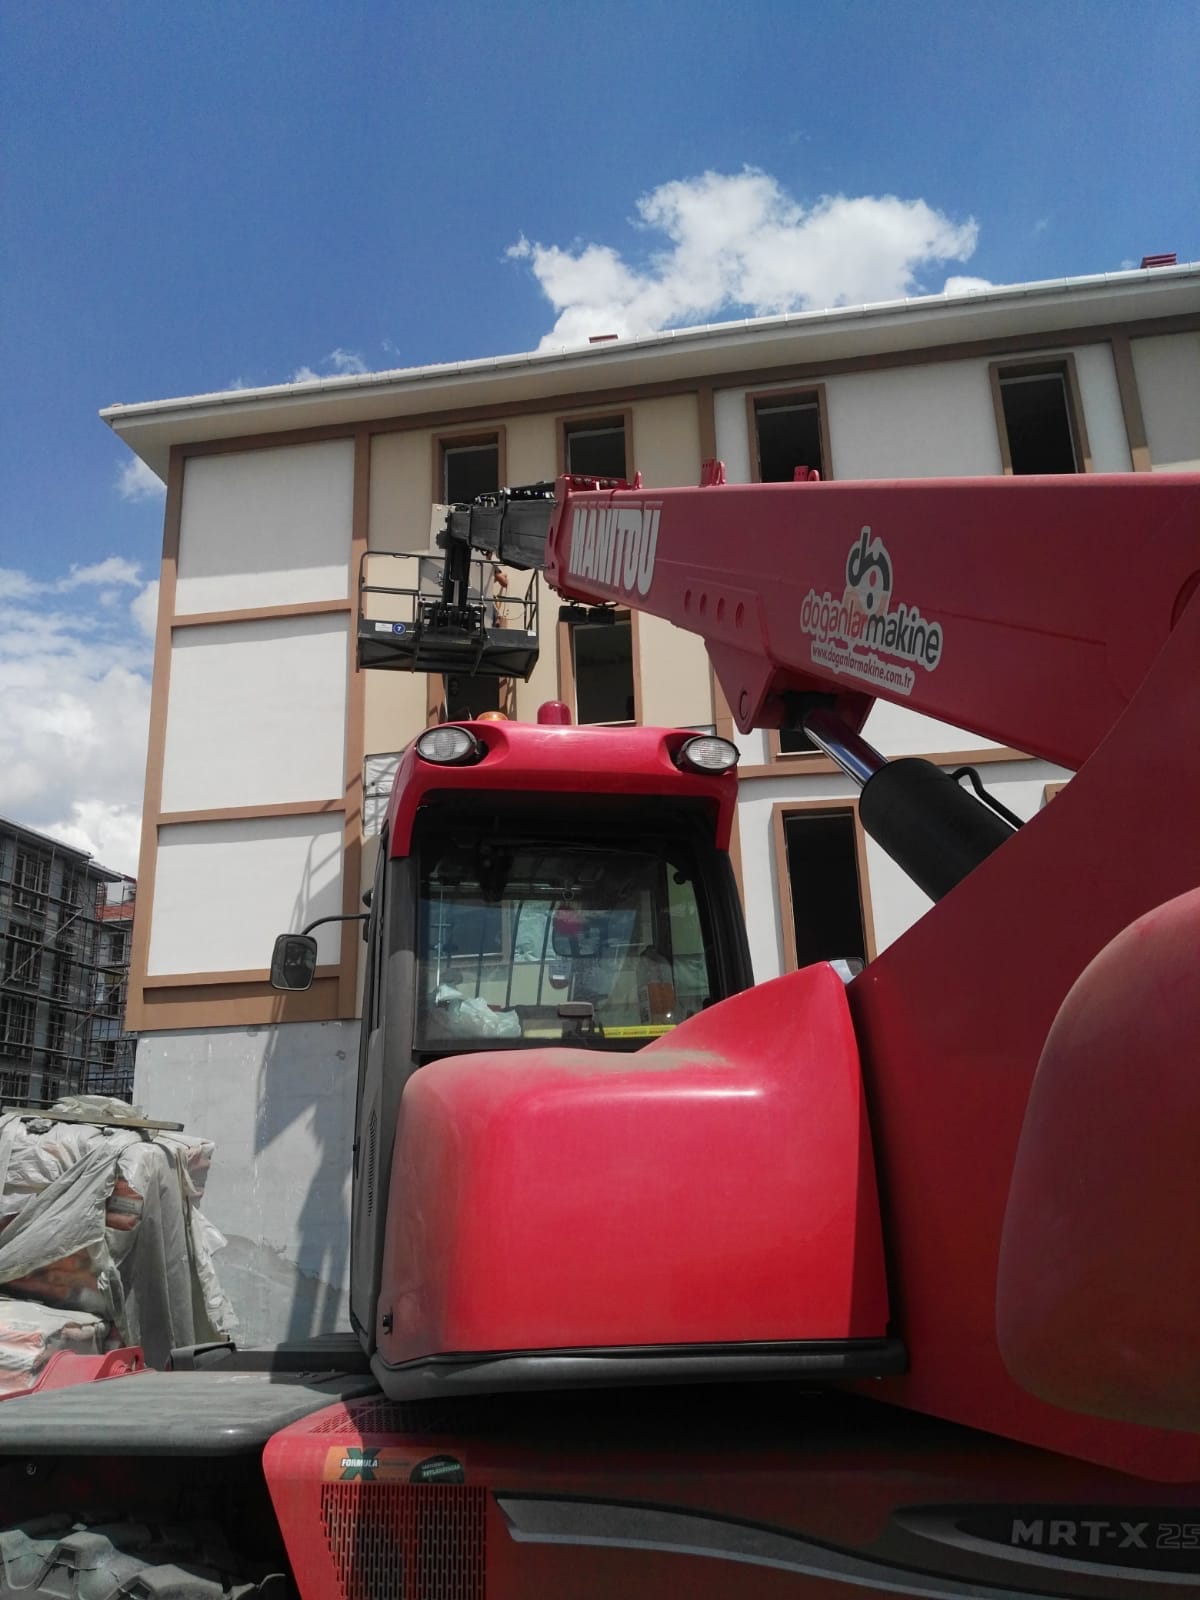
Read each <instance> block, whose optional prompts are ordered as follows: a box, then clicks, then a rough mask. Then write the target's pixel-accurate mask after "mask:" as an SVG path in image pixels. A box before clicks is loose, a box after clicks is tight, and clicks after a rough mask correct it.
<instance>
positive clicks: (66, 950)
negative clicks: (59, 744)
mask: <svg viewBox="0 0 1200 1600" xmlns="http://www.w3.org/2000/svg"><path fill="white" fill-rule="evenodd" d="M134 889H135V886H134V883H133V881H132V880H131V879H129V878H124V877H122V875H121V874H120V873H117V872H110V871H108V870H107V868H105V867H101V866H98V865H97V864H96V863H95V862H94V861H93V860H92V858H91V857H90V856H88V855H86V854H85V853H84V852H83V851H81V850H74V849H72V848H71V847H70V846H68V845H64V844H60V843H59V842H58V841H57V840H56V839H51V838H49V837H47V835H45V834H43V833H37V832H35V831H34V830H33V829H32V828H23V827H21V826H20V825H19V824H18V823H14V822H8V821H6V820H5V819H3V818H0V950H2V952H3V967H2V968H0V1104H3V1105H10V1106H11V1105H22V1106H29V1105H50V1104H52V1103H53V1102H54V1101H55V1100H57V1099H59V1098H60V1097H61V1096H62V1095H65V1094H79V1093H83V1094H106V1095H114V1096H116V1097H118V1098H119V1099H122V1100H128V1099H130V1098H131V1096H132V1093H133V1066H134V1051H135V1042H136V1041H135V1039H134V1036H133V1035H132V1034H130V1033H128V1032H126V1030H125V1022H124V1012H125V1002H126V999H127V991H128V977H129V957H130V952H131V950H132V934H133V917H134V905H135V893H134Z"/></svg>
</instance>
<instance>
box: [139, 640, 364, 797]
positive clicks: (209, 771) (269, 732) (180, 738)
mask: <svg viewBox="0 0 1200 1600" xmlns="http://www.w3.org/2000/svg"><path fill="white" fill-rule="evenodd" d="M348 647H349V623H348V620H347V618H346V616H345V615H344V614H343V615H338V614H333V615H316V616H299V617H272V618H269V619H268V618H262V619H260V620H258V621H251V622H221V623H213V624H211V625H201V626H196V627H190V628H177V629H176V630H175V633H174V637H173V639H172V646H171V676H170V691H169V695H168V699H167V735H166V749H165V753H164V757H163V790H162V809H163V810H164V811H201V810H209V809H211V808H214V807H217V806H254V805H273V804H280V803H282V802H284V801H292V800H337V799H340V798H341V796H342V793H343V790H344V788H345V779H344V764H345V745H346V653H347V649H348Z"/></svg>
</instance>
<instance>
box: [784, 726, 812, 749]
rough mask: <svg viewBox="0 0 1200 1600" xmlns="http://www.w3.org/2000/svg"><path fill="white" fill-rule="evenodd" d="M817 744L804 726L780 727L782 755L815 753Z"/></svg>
mask: <svg viewBox="0 0 1200 1600" xmlns="http://www.w3.org/2000/svg"><path fill="white" fill-rule="evenodd" d="M816 753H817V746H816V745H815V744H814V743H813V742H812V740H811V739H810V738H809V737H808V735H807V734H806V733H805V731H804V729H803V728H780V730H779V754H780V755H781V756H799V755H805V756H810V755H815V754H816Z"/></svg>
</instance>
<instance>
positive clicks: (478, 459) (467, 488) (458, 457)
mask: <svg viewBox="0 0 1200 1600" xmlns="http://www.w3.org/2000/svg"><path fill="white" fill-rule="evenodd" d="M499 487H500V444H499V441H498V440H496V439H490V440H482V441H481V440H475V441H473V442H470V443H463V444H450V443H446V444H444V445H443V446H442V490H443V494H442V498H443V501H444V502H445V504H446V505H451V506H453V505H467V504H469V503H470V502H471V501H472V500H474V499H475V498H476V497H477V496H478V495H481V494H495V493H496V491H497V489H499Z"/></svg>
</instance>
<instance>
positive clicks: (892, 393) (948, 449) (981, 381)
mask: <svg viewBox="0 0 1200 1600" xmlns="http://www.w3.org/2000/svg"><path fill="white" fill-rule="evenodd" d="M825 392H826V401H827V405H828V415H829V447H830V453H831V457H832V461H833V476H834V477H835V478H936V477H941V476H945V477H973V476H986V475H988V474H991V473H998V472H1000V470H1001V460H1000V443H999V440H998V438H997V435H996V413H995V408H994V406H993V404H992V390H991V384H990V382H989V379H988V364H987V361H986V360H980V361H946V362H938V363H936V364H932V365H929V366H915V367H899V368H896V369H893V370H887V371H878V372H855V373H847V374H844V375H842V376H841V377H836V378H830V379H829V381H828V383H827V384H826V391H825Z"/></svg>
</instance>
